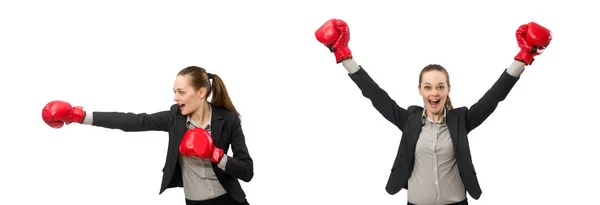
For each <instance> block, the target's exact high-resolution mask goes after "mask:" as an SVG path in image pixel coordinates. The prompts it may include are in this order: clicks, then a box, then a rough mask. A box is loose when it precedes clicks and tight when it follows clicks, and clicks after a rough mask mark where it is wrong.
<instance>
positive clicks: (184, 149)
mask: <svg viewBox="0 0 600 205" xmlns="http://www.w3.org/2000/svg"><path fill="white" fill-rule="evenodd" d="M179 152H180V153H181V155H183V156H188V157H198V158H200V159H210V161H212V162H214V163H219V161H221V158H222V157H223V149H221V148H218V147H215V146H214V144H213V139H212V137H211V136H210V134H208V132H207V131H206V130H204V129H202V128H192V129H189V130H187V131H186V132H185V134H184V135H183V140H182V141H181V144H180V145H179Z"/></svg>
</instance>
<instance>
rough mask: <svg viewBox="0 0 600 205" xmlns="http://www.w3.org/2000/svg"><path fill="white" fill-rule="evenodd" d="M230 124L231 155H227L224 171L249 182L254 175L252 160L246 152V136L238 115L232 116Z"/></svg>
mask: <svg viewBox="0 0 600 205" xmlns="http://www.w3.org/2000/svg"><path fill="white" fill-rule="evenodd" d="M233 119H234V120H233V123H232V126H231V151H232V152H233V157H230V156H227V164H226V165H225V172H227V173H229V174H230V175H232V176H234V177H236V178H238V179H241V180H242V181H245V182H250V180H252V177H254V162H253V161H252V158H251V157H250V153H249V152H248V147H247V146H246V138H245V136H244V131H243V130H242V125H241V122H240V118H239V117H237V116H236V117H233Z"/></svg>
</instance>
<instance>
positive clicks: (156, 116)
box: [82, 111, 171, 132]
mask: <svg viewBox="0 0 600 205" xmlns="http://www.w3.org/2000/svg"><path fill="white" fill-rule="evenodd" d="M170 121H171V113H170V112H169V111H161V112H156V113H151V114H148V113H131V112H98V111H96V112H87V114H86V116H85V118H84V120H83V123H82V124H87V125H92V126H98V127H104V128H109V129H119V130H122V131H125V132H139V131H165V132H167V131H168V129H169V123H170Z"/></svg>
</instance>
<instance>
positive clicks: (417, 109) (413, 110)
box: [407, 105, 423, 115]
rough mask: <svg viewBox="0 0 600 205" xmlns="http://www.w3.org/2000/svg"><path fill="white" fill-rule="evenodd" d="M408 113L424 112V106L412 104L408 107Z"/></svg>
mask: <svg viewBox="0 0 600 205" xmlns="http://www.w3.org/2000/svg"><path fill="white" fill-rule="evenodd" d="M407 111H408V114H409V115H412V114H419V115H420V114H423V107H421V106H418V105H411V106H409V107H408V109H407Z"/></svg>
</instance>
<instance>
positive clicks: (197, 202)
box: [42, 66, 254, 205]
mask: <svg viewBox="0 0 600 205" xmlns="http://www.w3.org/2000/svg"><path fill="white" fill-rule="evenodd" d="M211 79H212V84H211V83H210V80H211ZM173 91H174V92H175V97H174V101H175V102H176V104H174V105H172V106H171V109H169V110H165V111H162V112H157V113H152V114H146V113H141V114H135V113H124V112H98V111H96V112H89V111H85V110H84V109H83V108H82V107H81V106H76V107H72V106H71V105H70V104H69V103H67V102H64V101H52V102H49V103H48V104H47V105H46V106H45V107H44V108H43V110H42V118H43V119H44V121H45V122H46V123H47V124H48V125H49V126H50V127H53V128H61V127H62V126H63V125H64V124H67V125H68V124H70V123H72V122H76V123H81V124H86V125H93V126H99V127H104V128H110V129H120V130H123V131H125V132H139V131H164V132H168V133H169V147H168V153H167V159H166V162H165V166H164V168H163V178H162V185H161V188H160V193H159V194H162V193H163V192H164V191H165V190H166V189H168V188H173V187H183V189H184V192H185V198H186V204H192V205H201V204H217V205H233V204H249V203H248V202H247V200H246V198H245V193H244V191H243V190H242V188H241V186H240V183H239V181H238V180H237V179H241V180H242V181H245V182H249V181H250V180H251V179H252V177H253V176H254V170H253V169H254V168H253V161H252V158H251V157H250V154H249V153H248V149H247V147H246V142H245V137H244V133H243V131H242V128H241V125H240V118H239V114H238V112H237V110H236V109H235V107H234V106H233V104H232V102H231V100H230V99H229V95H228V93H227V89H226V88H225V84H223V81H222V80H221V78H220V77H219V76H218V75H215V74H211V73H207V72H206V71H205V70H204V69H203V68H201V67H197V66H190V67H187V68H184V69H182V70H181V71H180V72H179V73H178V74H177V78H176V80H175V84H174V88H173ZM211 93H212V99H211V102H208V100H207V98H208V97H209V95H210V94H211ZM184 136H185V137H184ZM211 136H212V137H211ZM213 141H214V144H213ZM230 145H231V149H232V151H233V157H231V156H227V155H226V154H224V153H227V151H228V149H229V146H230Z"/></svg>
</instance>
